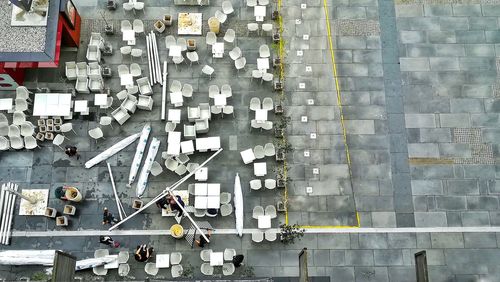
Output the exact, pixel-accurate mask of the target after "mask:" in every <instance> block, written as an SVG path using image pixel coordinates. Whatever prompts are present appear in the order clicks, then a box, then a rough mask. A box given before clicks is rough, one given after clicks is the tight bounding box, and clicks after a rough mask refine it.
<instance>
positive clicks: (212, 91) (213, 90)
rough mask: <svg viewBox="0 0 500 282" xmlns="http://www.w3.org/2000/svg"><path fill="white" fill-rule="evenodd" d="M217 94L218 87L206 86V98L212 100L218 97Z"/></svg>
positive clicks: (218, 92)
mask: <svg viewBox="0 0 500 282" xmlns="http://www.w3.org/2000/svg"><path fill="white" fill-rule="evenodd" d="M218 94H220V89H219V86H217V85H215V84H212V85H210V86H208V97H210V98H212V99H213V98H214V96H215V95H218Z"/></svg>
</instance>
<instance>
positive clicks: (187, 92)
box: [181, 83, 193, 98]
mask: <svg viewBox="0 0 500 282" xmlns="http://www.w3.org/2000/svg"><path fill="white" fill-rule="evenodd" d="M181 92H182V96H183V97H186V98H192V97H193V86H192V85H191V84H189V83H184V85H182V90H181Z"/></svg>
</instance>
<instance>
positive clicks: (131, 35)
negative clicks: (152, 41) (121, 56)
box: [122, 30, 135, 41]
mask: <svg viewBox="0 0 500 282" xmlns="http://www.w3.org/2000/svg"><path fill="white" fill-rule="evenodd" d="M122 33H123V41H130V40H135V31H134V30H124V31H122Z"/></svg>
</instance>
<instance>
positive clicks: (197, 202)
mask: <svg viewBox="0 0 500 282" xmlns="http://www.w3.org/2000/svg"><path fill="white" fill-rule="evenodd" d="M207 203H208V197H207V196H196V197H194V208H195V209H206V208H207V207H208V205H207Z"/></svg>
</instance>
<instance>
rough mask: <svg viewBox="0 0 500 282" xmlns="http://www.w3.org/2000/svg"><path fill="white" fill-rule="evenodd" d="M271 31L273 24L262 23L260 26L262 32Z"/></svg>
mask: <svg viewBox="0 0 500 282" xmlns="http://www.w3.org/2000/svg"><path fill="white" fill-rule="evenodd" d="M272 30H273V24H272V23H263V24H262V31H263V32H270V31H272Z"/></svg>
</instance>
